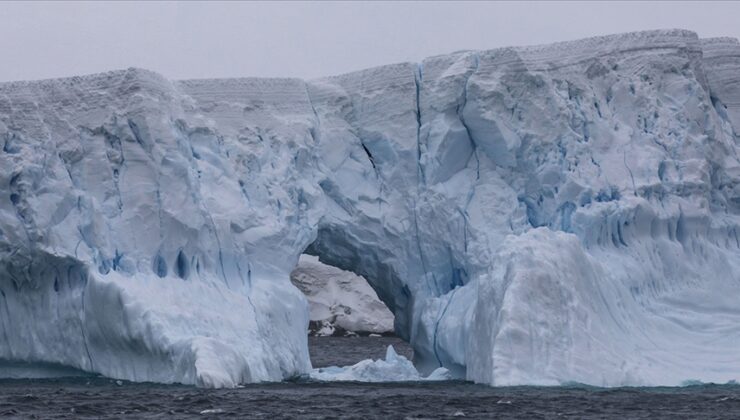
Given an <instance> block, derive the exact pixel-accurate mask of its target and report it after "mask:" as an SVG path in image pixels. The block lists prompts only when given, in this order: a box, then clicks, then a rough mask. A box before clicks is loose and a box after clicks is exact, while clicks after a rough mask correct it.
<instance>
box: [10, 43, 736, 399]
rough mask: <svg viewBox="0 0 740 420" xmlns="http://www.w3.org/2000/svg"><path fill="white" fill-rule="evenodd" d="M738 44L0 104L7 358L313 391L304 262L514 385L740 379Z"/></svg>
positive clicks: (61, 94)
mask: <svg viewBox="0 0 740 420" xmlns="http://www.w3.org/2000/svg"><path fill="white" fill-rule="evenodd" d="M738 133H740V45H739V44H738V43H737V41H736V40H731V39H710V40H700V39H698V38H697V36H696V34H694V33H692V32H688V31H681V30H673V31H650V32H640V33H630V34H623V35H616V36H607V37H600V38H591V39H586V40H581V41H575V42H568V43H561V44H554V45H548V46H539V47H528V48H502V49H496V50H490V51H481V52H459V53H454V54H450V55H444V56H439V57H433V58H429V59H427V60H424V61H423V62H422V63H420V64H409V63H405V64H395V65H388V66H383V67H378V68H374V69H369V70H365V71H360V72H356V73H351V74H346V75H342V76H336V77H327V78H324V79H319V80H311V81H303V80H297V79H227V80H195V81H169V80H166V79H164V78H162V77H161V76H158V75H157V74H154V73H151V72H148V71H144V70H137V69H129V70H125V71H116V72H110V73H105V74H97V75H91V76H83V77H74V78H69V79H58V80H47V81H37V82H14V83H4V84H0V143H2V152H0V186H1V187H0V191H1V192H2V194H0V365H1V364H7V365H8V366H11V365H12V366H15V365H16V364H17V363H26V364H24V366H30V365H35V366H38V369H39V370H40V372H37V373H38V374H43V370H44V369H46V368H47V367H48V366H55V367H59V366H61V367H66V368H70V369H78V370H82V371H88V372H96V373H100V374H103V375H106V376H110V377H113V378H120V379H128V380H134V381H156V382H183V383H192V384H198V385H201V386H233V385H235V384H238V383H240V382H254V381H264V380H281V379H284V378H288V377H293V376H295V375H299V374H306V373H307V372H309V371H310V369H311V366H310V362H309V358H308V353H307V346H306V340H307V338H306V327H307V324H308V310H307V305H306V301H305V298H304V296H303V295H302V294H301V293H300V292H299V291H298V290H297V289H296V288H295V287H293V286H292V285H291V282H290V279H289V273H290V272H291V270H292V269H293V268H294V267H295V266H296V263H297V261H298V258H299V255H300V254H301V253H303V252H307V253H309V254H313V255H318V256H319V258H320V259H321V260H322V261H323V262H325V263H327V264H330V265H333V266H336V267H339V268H342V269H346V270H351V271H353V272H355V273H357V274H359V275H362V276H363V277H365V278H366V279H367V280H368V282H369V283H370V285H371V286H372V287H373V288H374V289H375V291H376V292H377V294H378V296H379V297H380V299H381V300H383V302H384V303H385V304H386V305H387V306H388V308H389V309H390V310H391V311H392V312H393V313H394V315H395V330H396V333H397V334H399V335H401V336H402V337H404V338H406V339H408V340H409V341H410V342H411V344H412V345H413V347H414V352H415V363H416V366H417V368H418V369H419V371H420V372H421V374H422V375H427V374H429V373H430V372H431V371H433V370H434V369H436V368H438V367H440V366H442V367H445V368H447V369H449V371H450V372H451V373H452V374H453V375H457V376H464V377H466V378H467V379H470V380H474V381H476V382H482V383H487V384H493V385H508V384H558V383H562V382H570V381H575V382H582V383H587V384H593V385H605V386H615V385H678V384H680V383H682V382H683V381H684V380H686V379H696V380H701V381H706V382H709V381H714V382H727V381H728V380H732V379H740V353H738V352H737V349H738V347H740V307H739V306H738V305H737V302H738V297H740V227H739V225H740V163H739V159H738V149H739V148H738V144H739V142H740V139H739V137H738Z"/></svg>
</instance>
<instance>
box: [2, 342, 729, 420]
mask: <svg viewBox="0 0 740 420" xmlns="http://www.w3.org/2000/svg"><path fill="white" fill-rule="evenodd" d="M388 344H393V345H394V347H395V348H396V350H397V351H398V352H399V354H404V355H406V356H411V349H410V348H409V347H408V346H407V345H406V344H405V343H403V342H402V341H400V340H399V339H397V338H393V337H352V338H339V337H323V338H310V339H309V348H310V350H311V359H312V363H313V364H314V367H322V366H329V365H347V364H352V363H355V362H357V361H359V360H361V359H365V358H368V357H372V358H381V357H383V356H384V354H385V348H386V346H387V345H388ZM14 417H15V418H42V419H78V418H144V419H147V418H148V419H160V418H177V419H180V418H198V419H206V418H215V419H220V418H264V419H283V418H285V419H293V418H355V419H375V418H378V419H386V418H387V419H396V418H398V419H422V418H452V417H459V418H527V419H528V418H615V419H616V418H619V419H624V418H627V419H639V418H650V419H652V418H670V419H674V418H722V419H738V418H740V386H738V385H694V386H687V387H680V388H611V389H603V388H592V387H582V386H581V387H579V386H572V387H505V388H490V387H486V386H482V385H475V384H472V383H467V382H462V381H447V382H423V383H416V382H413V383H386V384H362V383H339V382H335V383H317V382H309V381H306V380H301V379H297V380H295V381H290V382H283V383H271V384H255V385H246V386H244V387H243V388H236V389H221V390H209V389H198V388H194V387H190V386H180V385H158V384H136V383H129V382H122V381H114V380H110V379H106V378H100V377H75V378H60V379H44V380H0V418H14Z"/></svg>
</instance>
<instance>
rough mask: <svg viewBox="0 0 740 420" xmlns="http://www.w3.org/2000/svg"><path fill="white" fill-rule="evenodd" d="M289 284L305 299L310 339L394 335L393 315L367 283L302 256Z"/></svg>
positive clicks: (310, 257)
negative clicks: (315, 336) (348, 335)
mask: <svg viewBox="0 0 740 420" xmlns="http://www.w3.org/2000/svg"><path fill="white" fill-rule="evenodd" d="M290 281H291V282H292V283H293V284H294V285H295V286H296V287H298V289H300V290H301V291H302V292H303V293H304V294H305V295H306V299H308V306H309V318H310V323H309V335H317V336H326V335H347V334H356V333H362V334H383V333H392V332H393V314H392V313H391V311H389V310H388V308H387V307H386V306H385V304H383V302H381V301H380V299H378V295H377V294H376V293H375V291H374V290H373V288H372V287H370V285H369V284H367V280H365V279H364V278H362V277H360V276H358V275H355V274H353V273H351V272H348V271H344V270H340V269H338V268H336V267H332V266H328V265H326V264H322V263H321V262H319V259H318V257H316V256H311V255H306V254H304V255H301V257H300V259H299V260H298V265H297V266H296V268H295V269H294V270H293V272H292V273H290Z"/></svg>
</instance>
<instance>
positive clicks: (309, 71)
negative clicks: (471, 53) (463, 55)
mask: <svg viewBox="0 0 740 420" xmlns="http://www.w3.org/2000/svg"><path fill="white" fill-rule="evenodd" d="M659 28H685V29H691V30H694V31H696V32H698V33H699V36H702V37H711V36H732V37H740V3H730V2H719V3H710V2H702V3H699V2H696V3H690V2H654V3H637V2H614V3H602V2H598V3H597V2H594V3H588V2H558V3H556V2H546V3H522V2H516V3H515V2H502V3H484V2H456V3H453V2H449V3H447V2H429V3H424V2H409V3H391V2H388V3H376V2H373V3H369V2H368V3H357V2H352V3H336V2H326V3H319V2H316V3H304V2H298V3H286V2H279V3H233V2H227V3H214V2H209V3H194V2H183V3H176V2H172V3H165V2H162V3H136V2H129V3H124V2H111V3H103V2H97V3H93V2H81V3H74V2H69V3H62V2H54V3H35V2H32V3H0V55H1V57H2V65H0V81H8V80H21V79H41V78H49V77H61V76H71V75H77V74H86V73H95V72H100V71H106V70H112V69H121V68H126V67H131V66H135V67H142V68H147V69H150V70H154V71H157V72H159V73H161V74H163V75H165V76H167V77H169V78H172V79H183V78H203V77H229V76H295V77H304V78H313V77H319V76H326V75H332V74H339V73H343V72H347V71H352V70H358V69H362V68H366V67H372V66H376V65H381V64H389V63H394V62H400V61H419V60H421V59H423V58H424V57H427V56H430V55H436V54H443V53H448V52H452V51H456V50H462V49H490V48H496V47H503V46H511V45H530V44H542V43H549V42H554V41H564V40H570V39H577V38H583V37H587V36H593V35H603V34H609V33H617V32H627V31H635V30H643V29H659Z"/></svg>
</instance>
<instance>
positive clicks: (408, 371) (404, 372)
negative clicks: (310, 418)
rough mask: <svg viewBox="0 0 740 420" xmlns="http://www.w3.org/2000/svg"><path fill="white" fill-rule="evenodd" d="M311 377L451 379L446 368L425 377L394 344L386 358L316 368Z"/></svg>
mask: <svg viewBox="0 0 740 420" xmlns="http://www.w3.org/2000/svg"><path fill="white" fill-rule="evenodd" d="M309 376H310V378H311V379H314V380H317V381H352V382H403V381H444V380H448V379H451V377H450V373H449V371H448V370H447V369H446V368H443V367H440V368H437V369H435V370H434V371H433V372H432V373H431V374H430V375H429V376H427V377H423V376H421V375H420V374H419V371H418V370H416V368H415V367H414V364H413V363H411V361H410V360H409V359H407V358H405V357H403V356H401V355H399V354H398V353H396V350H395V349H394V348H393V346H388V350H387V351H386V353H385V360H383V359H379V360H370V359H367V360H362V361H360V362H358V363H357V364H354V365H352V366H345V367H338V366H331V367H325V368H318V369H314V370H313V371H311V373H310V375H309Z"/></svg>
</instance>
